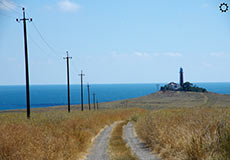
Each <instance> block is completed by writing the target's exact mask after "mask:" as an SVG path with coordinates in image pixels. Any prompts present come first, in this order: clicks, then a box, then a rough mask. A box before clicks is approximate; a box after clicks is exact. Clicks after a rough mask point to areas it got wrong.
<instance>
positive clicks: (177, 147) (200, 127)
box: [0, 92, 230, 160]
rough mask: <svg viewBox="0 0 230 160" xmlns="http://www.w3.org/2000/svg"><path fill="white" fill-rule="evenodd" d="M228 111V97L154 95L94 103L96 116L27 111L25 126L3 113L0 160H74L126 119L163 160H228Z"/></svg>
mask: <svg viewBox="0 0 230 160" xmlns="http://www.w3.org/2000/svg"><path fill="white" fill-rule="evenodd" d="M229 106H230V95H219V94H214V93H192V92H186V93H185V92H165V93H163V92H157V93H154V94H151V95H148V96H144V97H139V98H133V99H128V100H122V101H115V102H107V103H100V104H99V108H100V110H99V111H90V112H89V111H84V112H81V111H79V105H74V106H72V107H71V113H67V107H66V106H57V107H49V108H38V109H32V115H31V119H30V120H27V119H26V114H25V110H15V111H4V112H1V114H0V159H1V160H14V159H17V160H33V159H47V160H59V159H67V160H72V159H80V158H81V157H82V156H83V155H84V154H85V153H86V152H87V150H88V149H89V147H90V145H91V143H92V142H91V140H92V139H93V138H94V137H95V136H96V135H97V134H98V133H99V131H100V130H101V129H102V128H104V127H105V126H106V125H108V124H112V123H113V122H115V121H121V120H127V119H130V118H131V117H132V118H131V119H132V120H133V121H137V123H136V130H137V133H138V136H139V137H141V139H142V140H143V141H145V142H146V143H147V144H148V145H149V146H150V147H152V149H153V150H154V151H155V152H156V153H158V154H159V155H160V156H161V157H162V158H163V159H165V160H211V159H212V160H215V159H216V160H228V159H227V158H226V157H230V109H229V108H227V107H229ZM87 107H88V106H87V105H85V109H87ZM137 108H139V109H137ZM140 108H142V109H140ZM144 109H150V111H148V113H147V112H146V110H144ZM145 112H146V113H145ZM140 113H145V114H144V115H143V114H141V115H142V116H140ZM115 133H116V134H117V135H118V134H120V133H121V128H118V129H117V131H116V132H115ZM115 133H114V134H115ZM117 138H118V137H117ZM121 144H122V143H121ZM118 146H119V145H118Z"/></svg>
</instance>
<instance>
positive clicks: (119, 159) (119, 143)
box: [109, 121, 137, 160]
mask: <svg viewBox="0 0 230 160" xmlns="http://www.w3.org/2000/svg"><path fill="white" fill-rule="evenodd" d="M127 123H128V121H124V122H121V123H119V124H118V125H117V126H116V127H115V128H114V129H113V131H112V134H111V138H110V140H109V152H110V158H111V160H137V158H136V157H135V156H134V155H133V154H132V152H131V150H130V148H129V147H127V145H126V142H125V140H124V139H123V138H122V136H123V126H124V125H126V124H127Z"/></svg>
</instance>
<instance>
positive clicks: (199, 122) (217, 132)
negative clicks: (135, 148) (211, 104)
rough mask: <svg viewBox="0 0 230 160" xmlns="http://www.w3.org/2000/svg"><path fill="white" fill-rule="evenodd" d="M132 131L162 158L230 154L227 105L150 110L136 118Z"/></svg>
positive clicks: (223, 159) (224, 158)
mask: <svg viewBox="0 0 230 160" xmlns="http://www.w3.org/2000/svg"><path fill="white" fill-rule="evenodd" d="M136 131H137V134H138V136H139V137H141V139H142V140H143V141H144V142H145V143H147V144H148V146H150V147H151V148H152V150H153V151H154V152H155V153H158V154H159V155H160V156H161V157H162V159H164V160H228V159H229V157H230V108H181V109H163V110H154V111H152V112H150V113H147V114H146V115H145V116H143V117H141V118H140V119H138V122H137V125H136Z"/></svg>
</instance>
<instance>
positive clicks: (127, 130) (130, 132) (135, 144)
mask: <svg viewBox="0 0 230 160" xmlns="http://www.w3.org/2000/svg"><path fill="white" fill-rule="evenodd" d="M123 131H124V132H123V138H124V139H125V141H126V143H127V144H128V146H129V147H130V148H131V150H132V152H133V153H134V154H135V155H136V156H137V158H138V159H139V160H160V159H159V158H158V157H157V156H156V155H154V154H153V153H151V151H150V149H149V148H148V147H146V145H145V144H144V143H143V142H141V140H140V139H139V138H137V136H136V133H135V130H134V127H133V123H131V122H129V123H128V124H127V125H126V126H124V128H123Z"/></svg>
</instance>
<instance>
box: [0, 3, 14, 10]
mask: <svg viewBox="0 0 230 160" xmlns="http://www.w3.org/2000/svg"><path fill="white" fill-rule="evenodd" d="M16 8H17V6H16V5H15V4H14V2H12V1H10V0H0V10H5V11H9V10H12V9H13V10H14V9H16Z"/></svg>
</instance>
